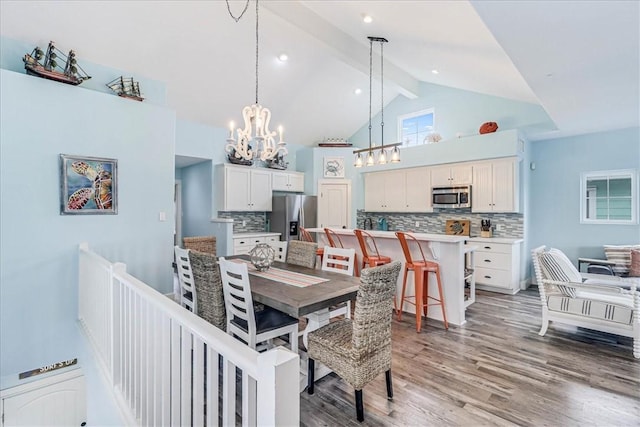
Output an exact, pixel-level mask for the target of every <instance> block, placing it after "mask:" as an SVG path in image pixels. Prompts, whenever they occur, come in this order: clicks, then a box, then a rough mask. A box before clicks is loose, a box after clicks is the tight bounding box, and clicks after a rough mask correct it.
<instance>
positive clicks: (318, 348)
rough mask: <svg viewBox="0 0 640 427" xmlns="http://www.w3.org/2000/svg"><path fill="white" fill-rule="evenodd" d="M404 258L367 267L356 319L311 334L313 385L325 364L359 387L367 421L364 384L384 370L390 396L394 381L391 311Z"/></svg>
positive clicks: (310, 380) (310, 378) (361, 415)
mask: <svg viewBox="0 0 640 427" xmlns="http://www.w3.org/2000/svg"><path fill="white" fill-rule="evenodd" d="M400 265H401V264H400V262H399V261H395V262H392V263H390V264H385V265H382V266H380V267H374V268H368V269H365V270H363V271H362V276H361V277H360V287H359V289H358V294H357V297H356V313H355V314H356V316H355V319H354V320H351V319H343V320H339V321H335V322H332V323H329V324H328V325H325V326H323V327H322V328H320V329H317V330H315V331H313V332H310V333H309V345H308V354H309V362H308V374H307V375H308V376H307V380H308V388H307V392H308V393H309V394H313V392H314V374H315V361H316V360H317V361H318V362H320V363H323V364H325V365H326V366H327V367H329V368H330V369H331V370H333V371H334V372H335V373H336V374H337V375H338V376H340V377H341V378H342V379H343V380H345V381H346V382H347V383H349V384H350V385H351V386H353V388H354V389H355V400H356V415H357V419H358V421H363V420H364V407H363V404H362V388H363V387H364V386H365V384H367V383H368V382H370V381H371V380H373V379H374V378H376V377H377V376H378V375H379V374H381V373H382V372H384V373H385V375H386V382H387V397H388V399H392V398H393V386H392V382H391V315H392V312H393V294H394V292H395V289H396V281H397V280H398V276H399V275H400Z"/></svg>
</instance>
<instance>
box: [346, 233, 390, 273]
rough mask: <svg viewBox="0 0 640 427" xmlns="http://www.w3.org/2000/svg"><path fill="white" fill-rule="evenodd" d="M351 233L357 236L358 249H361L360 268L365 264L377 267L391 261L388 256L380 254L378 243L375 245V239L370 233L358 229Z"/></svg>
mask: <svg viewBox="0 0 640 427" xmlns="http://www.w3.org/2000/svg"><path fill="white" fill-rule="evenodd" d="M353 233H354V234H355V235H356V237H357V238H358V243H359V244H360V251H362V268H365V267H366V266H367V265H369V267H377V266H379V265H384V264H388V263H390V262H391V258H389V257H388V256H384V255H380V252H378V245H376V241H375V239H374V238H373V236H372V235H371V234H369V233H367V232H366V231H364V230H360V229H356V230H353Z"/></svg>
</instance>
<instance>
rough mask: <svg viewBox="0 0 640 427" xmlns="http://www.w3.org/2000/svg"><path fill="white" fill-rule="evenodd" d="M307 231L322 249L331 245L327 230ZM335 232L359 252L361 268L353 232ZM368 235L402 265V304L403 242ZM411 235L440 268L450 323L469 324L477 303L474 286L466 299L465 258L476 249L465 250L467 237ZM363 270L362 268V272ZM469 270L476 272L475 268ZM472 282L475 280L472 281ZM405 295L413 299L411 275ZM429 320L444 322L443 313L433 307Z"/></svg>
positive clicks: (409, 308) (386, 234) (383, 234)
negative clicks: (467, 312)
mask: <svg viewBox="0 0 640 427" xmlns="http://www.w3.org/2000/svg"><path fill="white" fill-rule="evenodd" d="M308 231H309V232H311V233H316V236H317V240H318V245H319V246H327V245H328V243H327V240H326V236H325V234H324V229H322V228H310V229H308ZM334 231H335V232H336V233H337V234H338V235H339V236H340V239H341V240H342V243H343V245H344V247H346V248H354V249H355V250H356V253H357V254H358V262H359V263H360V264H362V252H361V251H360V245H359V244H358V239H357V238H356V236H355V234H354V233H353V230H351V229H334ZM367 233H370V234H371V235H372V236H373V237H374V238H375V239H376V245H377V246H378V250H379V251H380V254H381V255H386V256H388V257H391V259H392V260H394V261H395V260H398V261H401V262H402V263H403V265H402V271H401V273H400V276H399V277H398V283H397V285H396V300H397V302H398V303H399V302H400V294H401V292H402V277H403V272H404V255H403V253H402V247H401V246H400V242H399V241H398V238H397V237H396V235H395V233H394V232H393V231H378V230H367ZM411 234H412V235H413V236H415V237H416V239H418V241H420V244H421V246H422V250H423V251H424V254H425V256H426V257H427V258H428V259H431V260H434V261H437V262H438V263H439V264H440V274H441V279H442V287H443V292H444V300H445V308H446V312H447V320H448V321H449V323H451V324H453V325H458V326H460V325H463V324H464V323H465V322H466V320H465V309H466V307H467V306H468V305H469V304H470V303H472V302H473V301H474V295H473V293H474V292H473V286H471V288H472V290H471V293H470V295H467V297H465V255H466V254H468V253H472V252H473V250H474V247H472V246H471V247H470V246H465V241H466V240H467V239H468V237H467V236H448V235H443V234H429V233H411ZM415 252H416V254H417V257H418V258H416V259H419V257H420V254H419V253H418V251H417V249H416V251H415ZM412 253H413V252H412ZM414 256H415V255H414ZM360 267H361V265H360V266H359V268H360ZM470 267H471V268H473V267H472V266H470ZM429 279H430V280H429V295H438V288H437V285H436V281H435V278H433V277H430V278H429ZM471 279H472V280H473V277H472V278H471ZM405 295H409V296H412V295H414V286H413V273H412V272H409V277H408V278H407V289H406V292H405ZM403 311H405V312H408V313H413V314H415V306H414V305H412V304H406V303H405V305H404V310H403ZM428 317H429V318H433V319H436V320H440V321H442V313H441V311H440V309H439V308H437V307H435V306H432V307H431V309H430V310H429V312H428Z"/></svg>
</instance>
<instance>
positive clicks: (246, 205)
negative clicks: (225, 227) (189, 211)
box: [217, 164, 271, 212]
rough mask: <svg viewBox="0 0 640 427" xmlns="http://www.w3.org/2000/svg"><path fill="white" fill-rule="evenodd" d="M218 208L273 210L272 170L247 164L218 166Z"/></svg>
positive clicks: (242, 210) (223, 209)
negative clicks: (255, 167)
mask: <svg viewBox="0 0 640 427" xmlns="http://www.w3.org/2000/svg"><path fill="white" fill-rule="evenodd" d="M217 180H218V182H219V183H220V187H218V189H219V192H218V209H219V210H221V211H239V212H246V211H262V212H265V211H271V171H269V170H267V169H254V168H249V167H246V166H234V165H228V164H223V165H219V166H218V171H217Z"/></svg>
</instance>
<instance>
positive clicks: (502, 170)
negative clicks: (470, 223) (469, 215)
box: [471, 158, 520, 212]
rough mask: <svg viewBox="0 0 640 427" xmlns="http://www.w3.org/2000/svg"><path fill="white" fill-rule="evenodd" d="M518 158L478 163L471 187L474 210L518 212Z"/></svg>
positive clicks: (474, 169) (475, 166) (472, 208)
mask: <svg viewBox="0 0 640 427" xmlns="http://www.w3.org/2000/svg"><path fill="white" fill-rule="evenodd" d="M518 165H519V162H518V159H515V158H509V159H499V160H493V161H490V162H480V163H476V164H475V165H474V167H473V184H472V189H471V206H472V207H471V211H472V212H518V211H519V209H520V197H519V188H518V175H519V174H518Z"/></svg>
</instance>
